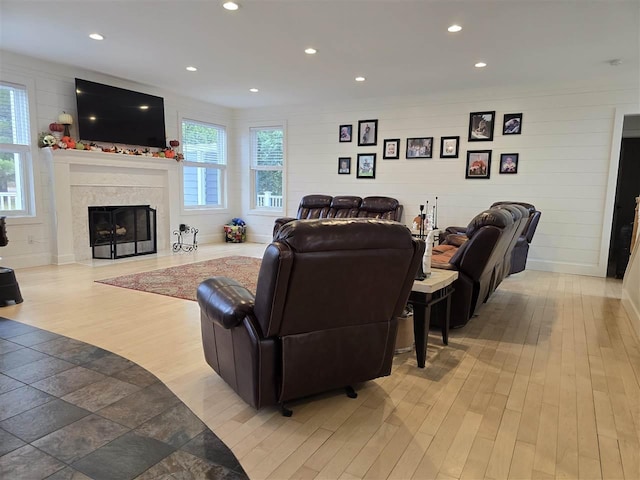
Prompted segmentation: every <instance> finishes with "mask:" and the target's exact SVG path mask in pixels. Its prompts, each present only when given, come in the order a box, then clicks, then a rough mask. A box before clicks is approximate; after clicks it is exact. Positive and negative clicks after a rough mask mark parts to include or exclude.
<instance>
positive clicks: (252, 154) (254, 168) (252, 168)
mask: <svg viewBox="0 0 640 480" xmlns="http://www.w3.org/2000/svg"><path fill="white" fill-rule="evenodd" d="M260 130H282V166H280V167H277V166H266V165H264V166H260V165H257V158H256V155H257V152H256V151H255V148H254V132H257V131H260ZM286 165H287V128H286V123H285V122H283V121H280V122H269V123H268V124H260V125H252V126H250V127H249V175H250V178H251V182H250V183H251V189H250V190H251V191H250V195H251V198H250V205H251V213H254V214H263V215H282V214H283V213H284V211H285V206H286V204H287V201H286V199H287V192H286V185H287V180H286V177H287V175H286ZM258 171H281V172H282V206H280V207H264V206H258V205H257V198H258V195H257V192H256V172H258Z"/></svg>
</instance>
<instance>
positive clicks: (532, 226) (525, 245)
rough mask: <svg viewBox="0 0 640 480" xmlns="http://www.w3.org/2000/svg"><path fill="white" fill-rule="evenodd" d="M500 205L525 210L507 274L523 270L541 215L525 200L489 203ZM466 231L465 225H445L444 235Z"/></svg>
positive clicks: (495, 205)
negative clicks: (523, 223) (521, 228)
mask: <svg viewBox="0 0 640 480" xmlns="http://www.w3.org/2000/svg"><path fill="white" fill-rule="evenodd" d="M501 205H520V206H521V207H524V208H525V209H526V210H527V212H528V213H527V216H526V218H527V221H526V225H525V227H524V230H523V231H522V234H521V235H520V236H519V237H518V239H517V242H516V244H515V246H514V247H513V250H512V253H511V258H510V260H509V262H508V263H509V266H510V268H509V270H508V272H507V273H508V274H513V273H519V272H522V271H524V269H525V267H526V265H527V256H528V255H529V245H531V241H532V240H533V234H534V233H535V232H536V228H538V222H540V217H541V216H542V212H540V211H539V210H536V207H535V206H533V205H531V204H530V203H526V202H506V201H502V202H495V203H493V204H492V205H491V208H493V207H499V206H501ZM465 232H466V227H447V229H446V230H445V234H444V236H445V237H446V236H448V235H451V234H453V235H461V234H462V235H464V234H465Z"/></svg>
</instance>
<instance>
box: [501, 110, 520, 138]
mask: <svg viewBox="0 0 640 480" xmlns="http://www.w3.org/2000/svg"><path fill="white" fill-rule="evenodd" d="M521 133H522V114H521V113H505V114H504V120H503V121H502V134H503V135H520V134H521Z"/></svg>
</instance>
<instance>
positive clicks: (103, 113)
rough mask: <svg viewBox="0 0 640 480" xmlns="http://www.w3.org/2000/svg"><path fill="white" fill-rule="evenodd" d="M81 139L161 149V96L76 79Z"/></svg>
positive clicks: (163, 143)
mask: <svg viewBox="0 0 640 480" xmlns="http://www.w3.org/2000/svg"><path fill="white" fill-rule="evenodd" d="M76 102H77V106H78V132H79V135H78V136H79V137H80V139H82V140H87V141H92V142H109V143H123V144H126V145H141V146H146V147H159V148H164V147H166V146H167V139H166V134H165V126H164V100H163V98H162V97H156V96H154V95H147V94H146V93H140V92H134V91H131V90H125V89H124V88H117V87H112V86H109V85H103V84H101V83H96V82H90V81H88V80H81V79H79V78H76Z"/></svg>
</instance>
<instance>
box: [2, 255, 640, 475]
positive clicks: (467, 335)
mask: <svg viewBox="0 0 640 480" xmlns="http://www.w3.org/2000/svg"><path fill="white" fill-rule="evenodd" d="M264 247H265V246H264V245H258V244H243V245H235V244H227V245H224V244H223V245H217V246H208V247H201V248H200V250H199V251H198V252H196V253H193V254H180V255H168V256H159V257H155V256H154V257H152V258H147V257H141V258H140V259H136V260H134V261H117V262H101V263H99V264H96V265H94V266H91V265H80V264H75V265H68V266H47V267H40V268H31V269H23V270H18V271H17V272H16V273H17V277H18V281H19V283H20V287H21V290H22V293H23V296H24V299H25V301H24V303H23V304H21V305H17V306H11V307H5V308H2V309H0V315H2V316H5V317H7V318H11V319H15V320H19V321H22V322H25V323H28V324H30V325H34V326H38V327H41V328H45V329H47V330H51V331H53V332H56V333H59V334H63V335H67V336H69V337H73V338H77V339H79V340H82V341H85V342H89V343H92V344H94V345H98V346H100V347H102V348H105V349H107V350H110V351H113V352H115V353H117V354H119V355H122V356H124V357H126V358H129V359H131V360H132V361H134V362H137V363H138V364H140V365H142V366H143V367H145V368H147V369H148V370H150V371H151V372H153V373H154V374H156V375H157V376H158V377H160V378H161V379H162V380H163V381H164V382H165V383H166V384H167V385H168V386H169V387H170V388H171V389H172V390H173V391H174V392H175V393H176V394H177V395H178V396H179V397H180V398H181V399H182V400H183V401H184V402H185V403H186V404H187V405H188V406H189V407H190V408H191V409H192V410H193V411H194V412H195V413H196V414H197V415H198V416H199V417H200V418H201V419H202V420H203V421H205V422H206V424H207V425H208V426H209V427H210V428H211V429H212V430H213V431H215V432H216V434H217V435H218V436H219V437H220V438H221V439H222V440H223V441H224V442H225V443H226V444H227V445H228V446H229V447H231V449H232V450H233V451H234V453H235V454H236V456H237V457H238V459H239V460H240V462H241V464H242V465H243V467H244V468H245V469H246V471H247V472H248V474H249V476H250V477H251V478H252V479H261V478H274V479H285V478H319V479H320V478H326V479H337V478H340V479H356V478H392V479H409V478H420V479H422V478H424V479H427V478H438V479H453V478H455V479H481V478H490V479H494V480H500V479H505V478H517V479H520V478H522V479H524V478H545V479H546V478H569V479H571V478H574V479H577V478H580V479H590V478H603V479H617V478H620V479H622V478H627V479H634V480H637V479H639V478H640V466H639V452H640V440H639V439H640V386H639V383H640V382H639V379H640V344H639V342H638V339H637V337H635V336H634V334H633V332H632V330H631V328H630V325H629V320H628V318H627V316H626V314H625V312H624V310H623V309H622V307H621V305H620V300H619V298H620V292H621V282H620V281H617V280H605V279H599V278H592V277H581V276H573V275H562V274H555V273H545V272H535V271H530V270H528V271H525V272H523V273H521V274H518V275H515V276H513V277H510V278H508V279H506V280H505V281H504V282H503V283H502V285H501V286H500V288H499V290H498V292H496V294H494V296H493V297H492V298H491V300H490V301H489V302H488V303H487V304H486V305H485V306H484V307H483V308H482V309H481V311H480V315H479V316H477V317H476V318H474V319H473V320H472V321H471V322H470V323H469V324H468V325H467V326H466V327H465V328H463V329H460V330H454V331H452V333H451V338H450V343H449V346H447V347H444V346H443V345H442V343H441V340H440V339H439V338H438V336H437V335H435V334H434V335H431V336H430V338H429V348H428V358H427V367H426V368H425V369H424V370H422V369H418V368H417V367H416V361H415V357H414V355H413V354H408V353H407V354H402V355H399V356H397V357H396V358H395V361H394V370H393V373H392V375H391V376H389V377H385V378H382V379H378V380H376V381H371V382H367V383H366V384H364V385H362V386H361V387H360V388H359V396H358V398H357V399H355V400H352V399H349V398H347V397H346V396H344V395H342V394H335V395H323V396H321V397H317V398H313V399H310V400H306V401H304V402H298V403H297V404H293V409H294V415H293V417H292V418H284V417H282V416H280V414H279V413H278V412H277V411H276V410H275V409H264V410H261V411H259V412H256V411H255V410H253V409H252V408H249V407H247V405H246V404H244V403H243V402H242V400H240V398H239V397H237V396H236V395H235V393H234V392H233V391H232V390H231V389H230V388H228V387H227V385H226V384H225V383H224V382H223V381H222V380H220V379H219V378H218V377H217V376H216V374H215V373H214V372H213V370H211V369H210V368H209V367H208V365H206V363H205V361H204V358H203V354H202V350H201V343H200V321H199V310H198V306H197V303H195V302H191V301H187V300H179V299H174V298H170V297H165V296H160V295H154V294H149V293H142V292H137V291H134V290H127V289H121V288H118V287H112V286H108V285H103V284H99V283H94V280H96V279H102V278H108V277H112V276H117V275H123V274H127V273H134V272H141V271H148V270H153V269H156V268H164V267H167V266H174V265H179V264H184V263H190V262H193V261H201V260H207V259H209V258H214V257H221V256H227V255H248V256H256V257H261V256H262V252H263V250H264ZM310 307H311V306H310Z"/></svg>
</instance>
